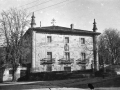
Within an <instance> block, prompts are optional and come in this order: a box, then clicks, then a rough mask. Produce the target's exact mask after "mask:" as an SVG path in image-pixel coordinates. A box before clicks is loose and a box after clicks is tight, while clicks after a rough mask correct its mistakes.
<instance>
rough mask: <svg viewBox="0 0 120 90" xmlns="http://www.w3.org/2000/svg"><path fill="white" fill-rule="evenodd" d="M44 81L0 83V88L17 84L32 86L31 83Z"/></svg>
mask: <svg viewBox="0 0 120 90" xmlns="http://www.w3.org/2000/svg"><path fill="white" fill-rule="evenodd" d="M39 82H45V81H32V82H3V83H0V86H7V85H18V84H32V83H39Z"/></svg>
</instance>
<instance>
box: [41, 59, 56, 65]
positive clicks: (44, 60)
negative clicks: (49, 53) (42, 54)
mask: <svg viewBox="0 0 120 90" xmlns="http://www.w3.org/2000/svg"><path fill="white" fill-rule="evenodd" d="M53 63H55V58H52V59H50V58H43V59H42V60H40V64H53Z"/></svg>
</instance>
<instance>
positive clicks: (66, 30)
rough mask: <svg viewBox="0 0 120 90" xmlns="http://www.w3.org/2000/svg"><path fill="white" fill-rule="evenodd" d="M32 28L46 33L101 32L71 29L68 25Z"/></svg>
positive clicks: (89, 33) (81, 33) (96, 33)
mask: <svg viewBox="0 0 120 90" xmlns="http://www.w3.org/2000/svg"><path fill="white" fill-rule="evenodd" d="M30 29H32V30H35V31H37V32H45V33H58V34H78V35H87V36H89V35H90V36H91V35H99V34H100V33H99V32H93V31H88V30H81V29H71V28H67V27H61V26H47V27H41V28H40V27H36V28H30Z"/></svg>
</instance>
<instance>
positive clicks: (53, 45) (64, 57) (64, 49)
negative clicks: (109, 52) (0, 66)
mask: <svg viewBox="0 0 120 90" xmlns="http://www.w3.org/2000/svg"><path fill="white" fill-rule="evenodd" d="M31 18H32V20H31V28H29V29H28V30H27V32H26V33H25V35H24V36H25V37H26V36H28V37H29V42H30V44H31V48H30V53H29V57H28V58H27V60H28V61H30V63H31V72H52V71H75V70H85V69H91V68H92V67H94V69H96V70H97V68H98V59H97V46H96V40H97V39H96V38H97V35H99V34H100V33H98V32H96V30H97V27H96V22H95V20H94V23H93V31H88V30H81V29H75V28H74V25H73V24H71V25H70V27H69V28H68V27H62V26H55V25H53V26H46V27H41V26H40V27H35V25H36V23H35V16H34V13H33V15H32V17H31ZM93 64H94V65H93Z"/></svg>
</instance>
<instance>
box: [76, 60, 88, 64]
mask: <svg viewBox="0 0 120 90" xmlns="http://www.w3.org/2000/svg"><path fill="white" fill-rule="evenodd" d="M86 61H87V59H84V60H81V59H78V60H76V63H77V64H86Z"/></svg>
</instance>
